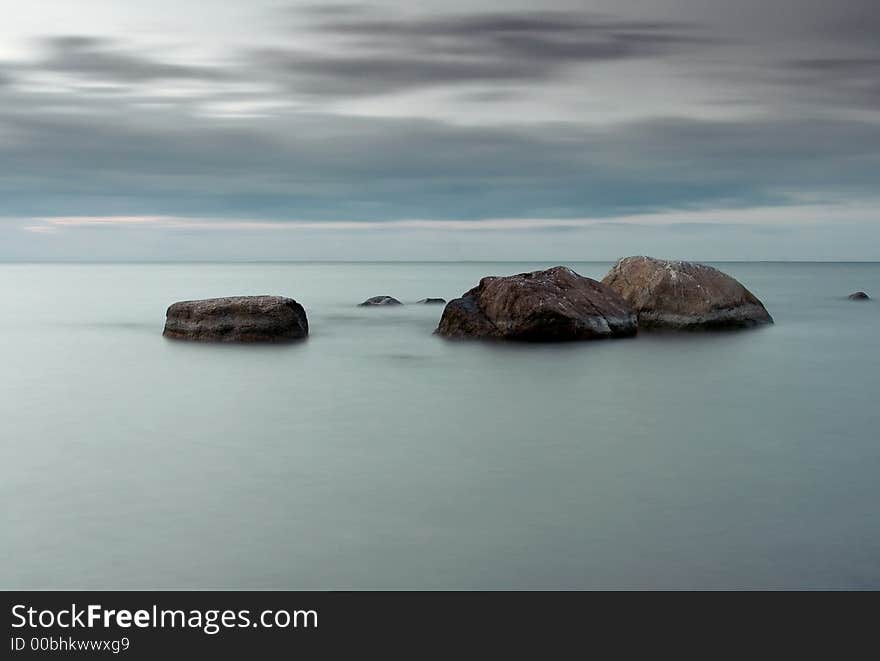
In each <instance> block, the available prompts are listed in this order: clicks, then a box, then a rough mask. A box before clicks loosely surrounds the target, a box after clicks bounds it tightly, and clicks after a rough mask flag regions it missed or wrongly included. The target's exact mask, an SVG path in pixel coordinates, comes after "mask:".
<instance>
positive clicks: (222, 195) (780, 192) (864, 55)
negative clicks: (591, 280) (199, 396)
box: [0, 0, 880, 260]
mask: <svg viewBox="0 0 880 661" xmlns="http://www.w3.org/2000/svg"><path fill="white" fill-rule="evenodd" d="M535 7H536V4H535V3H534V2H514V1H505V2H501V1H496V0H471V1H469V2H460V1H458V0H451V1H450V0H446V1H444V2H442V3H441V2H432V3H428V2H424V1H418V0H409V1H408V2H403V1H402V0H397V1H394V2H392V1H383V2H370V3H368V4H357V3H346V4H340V3H321V4H315V3H311V2H299V3H296V2H293V3H291V2H278V1H274V0H272V1H270V0H248V1H247V2H245V1H243V0H242V1H241V2H233V1H231V0H140V1H138V2H135V1H134V0H75V1H74V0H29V1H28V2H27V3H20V4H17V5H16V7H15V9H14V10H12V11H6V12H4V19H3V28H2V31H0V201H2V204H0V259H2V260H53V259H64V260H66V259H71V260H81V259H82V260H90V259H94V260H128V259H134V260H140V259H159V260H164V259H218V260H221V259H440V260H443V259H535V260H547V259H559V260H576V259H611V258H616V257H618V256H621V255H624V254H632V253H653V254H658V255H659V256H669V257H691V258H702V259H869V260H874V259H877V257H878V255H877V246H878V245H880V214H878V209H880V205H878V201H880V186H878V184H880V39H878V38H877V34H878V32H880V11H877V8H876V0H839V1H838V2H835V3H831V2H828V1H827V0H738V1H737V2H731V1H730V0H650V1H647V0H581V1H579V2H567V1H561V0H552V1H545V2H542V3H540V7H541V8H540V10H537V9H536V8H535Z"/></svg>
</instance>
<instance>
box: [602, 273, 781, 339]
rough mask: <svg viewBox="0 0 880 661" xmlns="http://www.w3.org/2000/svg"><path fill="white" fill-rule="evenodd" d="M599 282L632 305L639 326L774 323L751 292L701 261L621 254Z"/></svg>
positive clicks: (691, 327)
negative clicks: (618, 259) (624, 255)
mask: <svg viewBox="0 0 880 661" xmlns="http://www.w3.org/2000/svg"><path fill="white" fill-rule="evenodd" d="M602 282H603V283H604V284H605V285H607V286H608V287H610V288H611V289H613V290H614V291H616V292H617V293H618V294H620V295H621V296H622V297H623V298H624V299H625V300H626V301H627V302H628V303H629V304H630V305H631V306H632V307H633V308H634V309H635V311H636V313H637V314H638V317H639V327H640V328H671V329H682V330H701V329H715V328H745V327H749V326H756V325H759V324H772V323H773V318H772V317H771V316H770V314H769V313H768V312H767V310H766V308H765V307H764V305H763V304H762V303H761V301H759V300H758V299H757V298H756V297H755V296H754V294H752V293H751V292H750V291H749V290H748V289H746V288H745V287H743V286H742V285H741V284H740V283H739V282H737V281H736V280H735V279H734V278H731V277H730V276H729V275H727V274H725V273H722V272H721V271H719V270H718V269H715V268H712V267H711V266H706V265H704V264H695V263H693V262H681V261H669V260H665V259H654V258H653V257H626V258H625V259H621V260H620V261H618V262H617V264H615V265H614V267H613V268H612V269H611V270H610V271H609V272H608V275H606V276H605V278H604V279H603V280H602Z"/></svg>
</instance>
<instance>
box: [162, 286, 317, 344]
mask: <svg viewBox="0 0 880 661" xmlns="http://www.w3.org/2000/svg"><path fill="white" fill-rule="evenodd" d="M162 334H163V335H164V336H165V337H170V338H173V339H179V340H198V341H203V342H283V341H287V340H297V339H300V338H303V337H306V336H307V335H308V334H309V322H308V319H307V318H306V312H305V310H303V307H302V305H300V304H299V303H297V302H296V301H295V300H293V299H292V298H286V297H284V296H233V297H229V298H208V299H204V300H199V301H180V302H178V303H174V304H173V305H171V307H169V308H168V311H167V312H166V315H165V330H164V332H163V333H162Z"/></svg>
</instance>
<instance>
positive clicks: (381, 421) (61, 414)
mask: <svg viewBox="0 0 880 661" xmlns="http://www.w3.org/2000/svg"><path fill="white" fill-rule="evenodd" d="M546 266H550V264H511V263H504V264H473V263H467V264H260V265H257V264H239V265H229V264H203V265H181V264H174V265H163V264H158V265H0V300H2V301H3V305H2V309H0V365H2V370H3V371H2V374H3V378H2V380H0V436H2V445H0V448H2V455H0V471H2V475H0V502H2V506H0V507H2V511H3V512H4V513H5V516H4V519H3V522H2V523H3V525H2V532H0V540H2V544H0V555H2V557H3V562H2V563H0V587H3V588H43V587H55V588H72V587H88V588H99V587H102V588H194V587H198V588H210V587H229V588H237V587H242V588H244V587H247V588H582V587H591V588H599V587H611V588H624V587H642V588H654V587H664V588H670V587H672V588H701V587H840V588H844V587H873V588H880V440H878V439H880V435H878V429H880V406H878V401H877V400H878V391H880V385H878V384H880V379H878V367H880V359H878V350H877V349H878V340H877V328H878V320H880V303H878V302H874V301H872V302H868V303H855V302H850V301H847V300H845V296H846V294H848V293H849V292H851V291H854V290H856V289H864V290H866V291H868V292H869V293H872V294H874V295H880V264H744V263H739V264H725V265H722V268H723V269H724V270H726V271H728V272H729V273H731V274H732V275H734V276H736V277H738V278H740V279H741V280H742V281H743V282H744V283H745V284H746V285H747V286H748V287H750V288H751V289H752V290H753V291H754V292H755V293H756V294H757V295H758V296H759V297H761V298H762V299H763V300H764V302H765V304H766V305H767V307H768V309H769V310H770V311H771V313H772V314H773V315H774V317H775V318H776V321H777V324H776V325H775V326H773V327H769V328H765V329H760V330H753V331H745V332H734V333H723V334H686V335H650V334H642V335H641V336H639V337H638V338H635V339H631V340H616V341H605V342H596V343H582V344H566V345H551V346H546V345H525V346H522V345H512V346H511V345H485V344H480V343H455V342H452V343H450V342H447V341H443V340H441V339H439V338H436V337H433V336H432V335H431V331H432V330H433V328H434V327H435V325H436V322H437V319H438V318H439V315H440V312H441V309H442V308H441V307H428V306H415V305H413V306H406V307H403V308H399V309H363V308H358V307H355V304H356V303H358V302H360V301H361V300H363V299H365V298H367V297H368V296H372V295H376V294H390V295H393V296H397V297H398V298H400V299H402V300H404V301H415V300H417V299H419V298H423V297H425V296H443V297H446V298H450V297H454V296H455V295H458V294H460V293H461V292H463V291H464V290H466V289H468V288H469V287H470V286H472V285H473V284H474V283H475V282H476V281H477V280H478V278H479V277H480V276H483V275H488V274H506V273H515V272H519V271H524V270H531V269H534V268H543V267H546ZM570 266H572V267H573V268H575V269H576V270H577V271H579V272H580V273H582V274H583V275H588V276H592V277H601V276H602V275H603V274H604V273H605V271H606V270H607V268H608V266H609V265H608V264H599V263H587V264H570ZM262 293H271V294H285V295H290V296H293V297H295V298H296V299H298V300H299V301H301V302H302V303H303V304H304V306H305V307H306V309H307V311H308V314H309V320H310V324H311V328H312V334H311V336H310V338H309V339H308V340H307V341H305V342H301V343H298V344H293V345H284V346H244V347H240V346H218V345H198V344H188V343H181V342H174V341H168V340H165V339H163V338H162V336H161V331H162V325H163V321H164V313H165V308H166V307H167V305H168V304H169V303H171V302H173V301H175V300H180V299H187V298H201V297H208V296H219V295H231V294H262Z"/></svg>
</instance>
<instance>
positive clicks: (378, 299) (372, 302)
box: [358, 296, 403, 308]
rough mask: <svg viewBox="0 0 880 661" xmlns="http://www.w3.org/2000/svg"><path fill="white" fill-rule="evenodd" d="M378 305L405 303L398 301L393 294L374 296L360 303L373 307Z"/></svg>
mask: <svg viewBox="0 0 880 661" xmlns="http://www.w3.org/2000/svg"><path fill="white" fill-rule="evenodd" d="M378 305H403V303H401V302H400V301H398V300H397V299H396V298H394V297H393V296H373V297H372V298H368V299H367V300H366V301H364V302H363V303H359V304H358V307H362V308H371V307H375V306H378Z"/></svg>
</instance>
